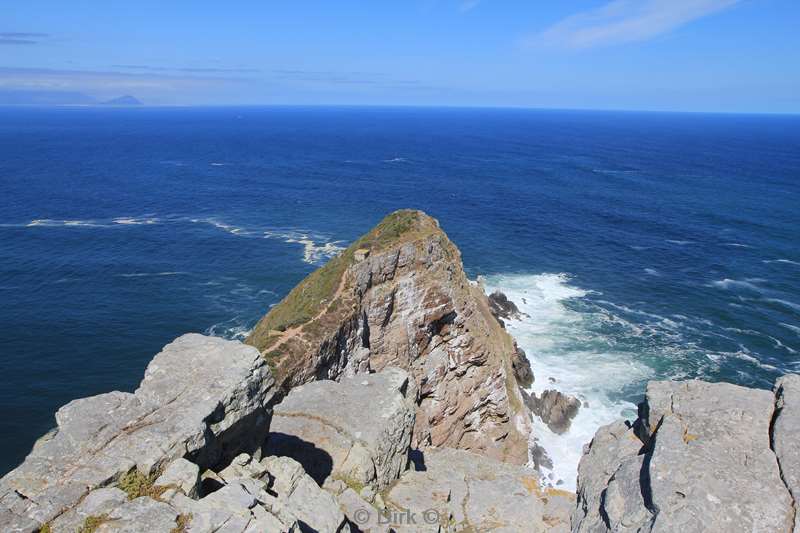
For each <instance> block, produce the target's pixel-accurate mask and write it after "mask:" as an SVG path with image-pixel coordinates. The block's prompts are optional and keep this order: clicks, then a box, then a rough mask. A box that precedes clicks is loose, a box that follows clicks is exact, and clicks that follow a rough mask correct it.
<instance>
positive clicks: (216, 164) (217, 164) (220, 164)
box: [211, 163, 227, 167]
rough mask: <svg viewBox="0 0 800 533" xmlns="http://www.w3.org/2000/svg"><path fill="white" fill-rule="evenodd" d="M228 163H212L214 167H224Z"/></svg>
mask: <svg viewBox="0 0 800 533" xmlns="http://www.w3.org/2000/svg"><path fill="white" fill-rule="evenodd" d="M226 164H227V163H211V166H212V167H224V166H225V165H226Z"/></svg>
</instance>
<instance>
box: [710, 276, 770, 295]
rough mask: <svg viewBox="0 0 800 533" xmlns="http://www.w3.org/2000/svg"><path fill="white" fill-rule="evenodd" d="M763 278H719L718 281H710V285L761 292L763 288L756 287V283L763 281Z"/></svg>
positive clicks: (719, 287)
mask: <svg viewBox="0 0 800 533" xmlns="http://www.w3.org/2000/svg"><path fill="white" fill-rule="evenodd" d="M763 282H764V280H763V279H760V278H746V279H744V280H736V279H728V278H725V279H721V280H719V281H712V282H711V283H710V286H711V287H716V288H718V289H726V290H732V289H749V290H751V291H756V292H762V291H763V289H762V288H761V287H758V286H757V285H756V283H763Z"/></svg>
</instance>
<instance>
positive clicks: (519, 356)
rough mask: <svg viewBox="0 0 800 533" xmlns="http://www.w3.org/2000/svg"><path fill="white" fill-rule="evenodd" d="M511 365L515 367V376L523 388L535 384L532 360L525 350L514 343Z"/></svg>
mask: <svg viewBox="0 0 800 533" xmlns="http://www.w3.org/2000/svg"><path fill="white" fill-rule="evenodd" d="M511 367H512V368H513V369H514V377H515V378H516V379H517V384H519V386H520V387H522V388H523V389H527V388H528V387H530V386H531V385H533V379H534V377H533V370H532V369H531V362H530V361H529V360H528V355H527V354H526V353H525V350H523V349H522V348H520V347H519V346H517V343H516V342H515V343H514V352H513V354H512V355H511Z"/></svg>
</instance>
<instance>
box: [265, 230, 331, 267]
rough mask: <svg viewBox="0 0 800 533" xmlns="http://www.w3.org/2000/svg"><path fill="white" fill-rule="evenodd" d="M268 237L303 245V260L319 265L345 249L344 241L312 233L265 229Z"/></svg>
mask: <svg viewBox="0 0 800 533" xmlns="http://www.w3.org/2000/svg"><path fill="white" fill-rule="evenodd" d="M264 237H265V238H267V239H281V240H283V242H287V243H291V244H302V245H303V261H304V262H306V263H308V264H309V265H318V264H320V263H323V262H324V261H326V260H328V259H330V258H331V257H333V256H335V255H336V254H338V253H340V252H341V251H342V250H344V246H342V241H324V240H322V239H318V238H317V237H315V236H313V235H311V234H310V233H307V232H303V231H299V230H289V231H265V232H264Z"/></svg>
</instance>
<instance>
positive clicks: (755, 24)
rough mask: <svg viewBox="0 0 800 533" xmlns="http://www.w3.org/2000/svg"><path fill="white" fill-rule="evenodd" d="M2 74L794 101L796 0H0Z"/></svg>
mask: <svg viewBox="0 0 800 533" xmlns="http://www.w3.org/2000/svg"><path fill="white" fill-rule="evenodd" d="M67 5H68V6H69V7H66V6H67ZM4 92H5V93H7V94H12V93H16V94H26V95H29V94H36V93H42V94H44V93H48V94H71V95H75V93H81V94H82V95H87V97H91V98H96V99H100V100H102V99H106V98H112V97H116V96H119V95H122V94H132V95H134V96H137V97H138V98H140V99H141V100H143V101H145V102H146V103H148V104H154V105H207V104H212V105H236V104H367V105H456V106H461V105H465V106H526V107H542V108H589V109H648V110H682V111H724V112H792V113H797V112H800V1H798V0H610V1H609V0H594V1H589V0H576V1H566V0H564V1H544V0H542V1H535V0H529V1H515V0H403V1H388V0H384V1H368V0H363V1H360V2H356V1H349V0H337V1H331V0H329V1H326V2H322V1H303V0H294V1H292V2H273V1H263V0H262V1H252V2H248V1H240V2H227V3H224V4H223V3H221V2H198V1H194V2H189V1H163V0H162V1H159V2H150V1H136V2H125V3H123V2H107V1H104V2H94V1H83V2H69V3H64V2H63V1H61V0H55V1H44V0H41V1H40V0H26V1H15V0H5V1H4V6H3V15H2V17H0V94H2V93H4Z"/></svg>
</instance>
